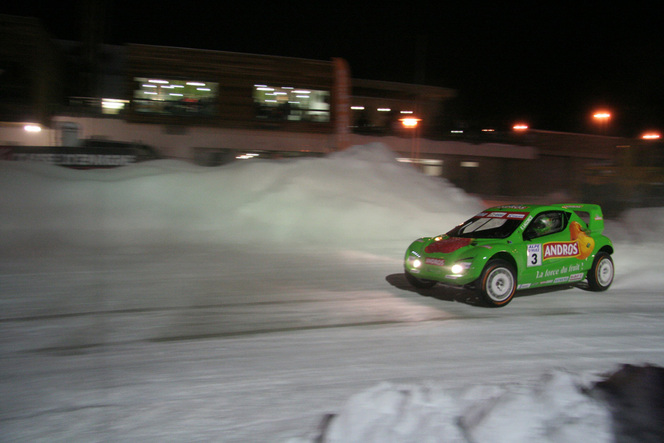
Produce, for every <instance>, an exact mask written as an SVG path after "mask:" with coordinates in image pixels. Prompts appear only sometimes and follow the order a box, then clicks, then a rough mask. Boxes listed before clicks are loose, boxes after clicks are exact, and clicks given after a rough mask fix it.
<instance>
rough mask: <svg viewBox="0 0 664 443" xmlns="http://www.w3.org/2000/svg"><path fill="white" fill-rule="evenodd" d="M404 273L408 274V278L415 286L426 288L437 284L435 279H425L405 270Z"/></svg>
mask: <svg viewBox="0 0 664 443" xmlns="http://www.w3.org/2000/svg"><path fill="white" fill-rule="evenodd" d="M404 274H406V280H408V283H410V284H411V285H413V286H415V287H416V288H422V289H426V288H431V287H433V286H434V285H435V284H436V282H435V281H434V280H425V279H423V278H417V277H415V276H414V275H413V274H411V273H410V272H408V271H405V272H404Z"/></svg>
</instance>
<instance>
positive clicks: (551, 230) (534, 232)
mask: <svg viewBox="0 0 664 443" xmlns="http://www.w3.org/2000/svg"><path fill="white" fill-rule="evenodd" d="M567 219H568V217H567V216H566V214H565V213H564V212H560V211H549V212H543V213H541V214H540V215H538V216H537V217H535V219H534V220H533V221H532V222H530V224H529V225H528V227H527V228H526V230H525V232H524V233H523V237H524V238H525V239H533V238H538V237H543V236H545V235H551V234H555V233H558V232H561V231H562V230H563V229H565V227H566V226H567V221H568V220H567Z"/></svg>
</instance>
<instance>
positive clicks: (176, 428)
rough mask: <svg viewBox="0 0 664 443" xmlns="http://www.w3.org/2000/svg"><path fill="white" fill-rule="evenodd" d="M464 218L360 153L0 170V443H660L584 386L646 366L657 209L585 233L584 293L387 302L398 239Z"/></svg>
mask: <svg viewBox="0 0 664 443" xmlns="http://www.w3.org/2000/svg"><path fill="white" fill-rule="evenodd" d="M482 208H483V203H482V202H481V201H479V200H478V199H476V198H473V197H470V196H468V195H466V194H464V193H463V192H461V191H460V190H458V189H456V188H454V187H452V186H451V185H449V184H448V183H446V182H444V181H442V180H440V179H434V178H431V177H426V176H424V175H422V174H419V173H418V172H416V171H415V170H414V169H412V167H411V166H409V165H405V164H400V163H398V162H396V161H395V159H394V156H393V155H392V153H391V152H390V151H389V150H387V149H386V148H384V147H383V146H381V145H368V146H360V147H355V148H351V149H349V150H347V151H344V152H341V153H335V154H332V155H330V156H328V157H325V158H316V159H298V160H280V161H276V160H275V161H256V160H251V161H247V162H237V163H235V164H232V165H228V166H224V167H219V168H202V167H197V166H192V165H189V164H186V163H181V162H175V161H166V160H164V161H157V162H150V163H144V164H136V165H131V166H129V167H124V168H119V169H112V170H90V171H74V170H68V169H63V168H59V167H53V166H49V165H42V164H26V163H23V164H22V163H10V162H0V232H1V234H2V235H1V237H0V248H1V249H0V307H1V309H0V362H1V366H0V376H1V377H0V394H1V395H2V398H3V401H2V403H0V405H1V406H0V427H1V428H2V441H86V442H89V441H222V442H247V441H251V442H254V441H256V442H258V441H260V442H262V441H269V442H273V441H276V442H291V443H294V442H297V443H301V442H314V441H327V442H354V441H357V442H359V441H365V442H434V441H444V442H467V441H468V442H470V441H472V442H503V441H504V442H532V441H542V442H546V441H550V442H572V441H574V442H576V441H584V442H604V441H613V440H614V435H615V434H616V433H617V435H618V441H630V440H629V439H630V438H634V439H635V441H661V440H657V439H658V438H661V436H662V434H661V432H662V430H661V429H662V426H661V425H662V420H661V409H659V410H657V409H656V408H655V409H654V412H652V411H653V408H646V409H647V410H649V411H650V415H648V414H643V413H641V414H640V415H639V416H640V417H641V416H643V417H644V420H645V421H646V423H650V426H649V427H648V425H644V426H645V427H646V428H647V430H650V431H652V430H653V429H655V430H656V429H659V432H660V434H654V433H651V434H646V433H643V432H644V431H643V428H634V427H631V428H628V427H627V425H625V424H624V423H623V424H620V423H619V422H616V416H620V414H616V409H615V405H616V404H617V403H616V402H615V401H613V402H612V401H611V400H612V398H613V399H614V400H615V390H613V391H612V390H611V389H608V388H606V387H604V388H602V387H601V386H602V385H599V386H598V385H596V383H597V382H599V381H602V380H605V379H606V378H607V377H608V375H609V374H612V373H614V372H616V371H618V370H619V369H620V368H621V365H623V364H631V365H637V366H639V367H641V366H644V365H646V364H651V365H656V366H664V345H663V343H664V328H662V320H663V319H664V296H663V295H662V290H661V288H662V287H664V276H663V275H662V273H661V270H660V269H661V264H662V263H663V260H662V259H663V258H664V253H662V251H663V250H664V249H662V247H663V246H664V237H663V234H664V222H662V220H664V209H642V210H636V211H632V212H631V213H629V214H626V215H625V217H624V218H623V219H621V220H617V221H609V222H607V233H608V235H609V236H611V237H612V239H613V240H614V243H615V247H616V254H615V256H614V260H615V263H616V279H615V282H614V285H613V286H612V288H611V289H610V290H609V291H608V292H606V293H601V294H597V293H592V292H588V291H585V290H583V289H582V288H578V287H573V288H563V289H561V290H557V291H554V292H547V291H528V292H523V293H518V294H517V297H516V298H515V299H514V300H513V301H512V303H511V304H510V305H509V306H507V307H505V308H501V309H487V308H483V307H481V306H478V304H477V302H476V300H475V299H474V297H473V296H472V295H471V294H469V293H467V292H465V291H461V290H456V289H451V288H446V287H442V286H439V287H435V288H433V289H430V290H419V291H416V290H414V289H413V288H411V287H409V286H408V285H407V284H406V282H405V279H404V278H403V276H402V264H401V259H402V254H403V251H404V249H405V247H406V246H407V245H408V244H409V242H410V241H411V240H413V239H414V238H417V237H419V236H422V235H425V234H426V235H428V234H438V233H442V232H444V231H446V230H448V229H449V228H450V227H452V226H454V225H455V224H457V223H459V222H460V221H462V220H464V219H466V218H468V217H469V216H471V215H474V214H475V213H476V212H478V211H479V210H480V209H482ZM644 221H645V222H646V223H644ZM651 369H653V368H651ZM655 369H656V368H655ZM646 373H647V370H646ZM627 378H630V377H627ZM634 378H636V379H642V378H640V377H631V379H634ZM648 380H649V381H651V380H657V378H656V376H655V378H653V379H648ZM648 386H649V388H652V389H655V388H657V386H658V385H657V384H656V382H655V383H654V384H653V383H650V384H648ZM660 387H661V385H660ZM640 388H641V390H643V389H642V388H643V387H642V386H641V387H640ZM653 392H655V393H657V392H658V391H656V390H653ZM639 395H640V397H639V398H640V399H641V401H647V400H648V398H647V397H648V396H647V395H645V394H643V392H641V393H640V394H639ZM653 395H655V394H653ZM657 395H659V394H657ZM644 398H645V400H644ZM656 398H658V399H661V398H662V396H661V395H659V396H658V397H656ZM659 401H660V403H659V405H660V406H659V407H661V400H659ZM646 406H649V405H646ZM612 412H613V415H612ZM641 412H642V411H641ZM632 414H635V412H634V411H632ZM653 414H654V415H653ZM657 414H660V415H657ZM623 415H625V414H623ZM647 420H650V422H648V421H647ZM633 422H634V421H633V420H632V422H631V423H632V424H633ZM652 423H655V424H657V423H659V425H660V427H659V428H657V426H653V425H652ZM322 434H324V439H322V437H321V435H322ZM649 438H650V440H648V439H649ZM317 439H318V440H317Z"/></svg>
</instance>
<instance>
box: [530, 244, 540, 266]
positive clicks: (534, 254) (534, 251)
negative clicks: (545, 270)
mask: <svg viewBox="0 0 664 443" xmlns="http://www.w3.org/2000/svg"><path fill="white" fill-rule="evenodd" d="M541 265H542V245H541V244H537V245H528V267H531V266H541Z"/></svg>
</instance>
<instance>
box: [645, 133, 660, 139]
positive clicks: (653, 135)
mask: <svg viewBox="0 0 664 443" xmlns="http://www.w3.org/2000/svg"><path fill="white" fill-rule="evenodd" d="M641 138H642V139H644V140H659V138H660V135H659V134H658V133H657V132H648V133H645V134H643V135H642V136H641Z"/></svg>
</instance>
